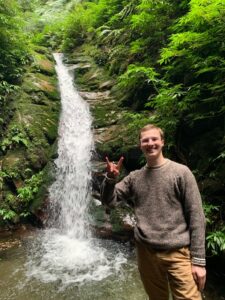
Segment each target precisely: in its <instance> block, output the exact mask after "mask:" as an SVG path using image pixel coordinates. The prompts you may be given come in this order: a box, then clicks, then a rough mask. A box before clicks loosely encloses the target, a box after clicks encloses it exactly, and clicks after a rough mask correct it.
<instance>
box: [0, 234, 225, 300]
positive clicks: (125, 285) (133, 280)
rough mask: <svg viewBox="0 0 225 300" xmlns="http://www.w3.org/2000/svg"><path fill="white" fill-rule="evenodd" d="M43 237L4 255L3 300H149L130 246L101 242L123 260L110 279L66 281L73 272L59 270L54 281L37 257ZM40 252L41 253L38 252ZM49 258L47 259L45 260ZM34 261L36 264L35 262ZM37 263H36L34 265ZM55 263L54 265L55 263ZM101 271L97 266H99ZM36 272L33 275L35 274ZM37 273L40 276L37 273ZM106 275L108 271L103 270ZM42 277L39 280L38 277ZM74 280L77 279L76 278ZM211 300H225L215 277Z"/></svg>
mask: <svg viewBox="0 0 225 300" xmlns="http://www.w3.org/2000/svg"><path fill="white" fill-rule="evenodd" d="M39 238H40V235H37V236H36V235H35V236H31V237H26V238H24V239H22V240H21V245H20V246H19V247H18V246H14V247H13V248H10V249H8V250H2V251H0V291H1V292H0V299H1V300H11V299H13V300H28V299H29V300H42V299H43V300H44V299H45V300H46V299H54V300H72V299H76V300H106V299H107V300H146V299H147V297H146V295H145V292H144V290H143V287H142V283H141V281H140V278H139V274H138V270H137V265H136V258H135V251H134V249H133V248H132V246H130V244H129V243H126V244H121V243H118V242H115V241H110V240H100V241H99V242H100V244H101V247H104V249H106V250H107V251H109V253H110V257H111V259H112V260H114V261H115V262H116V261H117V259H116V258H117V255H119V256H120V258H118V259H119V261H121V255H122V257H123V260H122V262H121V264H119V267H114V268H112V272H111V273H110V272H109V273H108V275H107V276H106V277H104V276H103V277H102V278H99V277H98V278H96V280H94V277H92V278H91V279H90V280H88V278H86V279H85V280H83V281H78V282H76V280H73V281H71V282H69V281H68V280H66V278H67V277H66V276H65V274H67V273H68V274H67V275H68V278H70V277H69V272H71V271H70V270H72V269H73V268H72V266H71V268H69V270H66V269H65V270H64V271H63V270H59V271H58V273H60V272H62V273H61V274H62V276H61V278H60V276H56V277H55V278H53V279H52V280H50V278H48V277H47V279H46V278H45V279H44V277H43V276H41V272H43V270H42V268H41V267H40V264H41V261H40V257H39V256H38V255H34V253H33V251H34V248H36V247H38V243H39ZM38 251H39V250H38ZM45 259H46V258H44V260H45ZM32 260H33V262H32ZM34 260H36V261H34ZM53 263H54V262H53ZM96 267H97V266H96ZM32 270H33V272H32ZM34 270H36V271H37V272H34ZM102 271H103V272H104V270H102ZM38 273H39V276H38ZM72 278H74V276H73V277H72ZM204 296H205V299H207V300H223V299H225V294H224V287H223V284H222V283H221V282H220V283H219V282H218V280H217V278H215V277H214V276H213V273H210V274H209V278H208V281H207V286H206V291H205V293H204Z"/></svg>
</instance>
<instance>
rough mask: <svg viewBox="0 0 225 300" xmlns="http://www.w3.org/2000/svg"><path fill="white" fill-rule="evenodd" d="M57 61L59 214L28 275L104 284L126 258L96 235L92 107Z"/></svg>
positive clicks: (55, 195) (54, 198)
mask: <svg viewBox="0 0 225 300" xmlns="http://www.w3.org/2000/svg"><path fill="white" fill-rule="evenodd" d="M54 57H55V60H56V63H57V66H56V71H57V75H58V80H59V88H60V93H61V101H62V111H61V116H60V123H59V141H58V158H57V159H56V160H55V164H56V168H57V170H56V181H55V182H54V183H53V185H52V186H51V188H50V190H49V192H50V201H51V204H52V207H53V208H54V209H53V212H54V214H53V219H52V222H51V228H49V229H47V230H45V231H44V233H43V234H42V235H41V236H40V240H38V241H37V243H36V244H35V246H34V247H33V249H32V252H31V255H30V260H29V262H28V264H27V268H28V272H27V275H28V276H32V277H35V278H37V279H39V280H41V281H44V282H50V281H56V280H60V281H61V282H62V285H63V286H65V285H68V284H71V283H83V282H86V281H93V280H95V281H96V280H101V279H103V278H105V277H107V276H109V275H110V274H113V273H115V272H116V271H118V270H119V269H120V266H121V265H122V264H123V263H124V262H125V261H126V259H125V257H124V255H123V254H122V253H121V252H120V251H118V250H117V249H115V245H114V244H110V246H109V248H110V249H106V248H105V247H103V246H101V245H100V244H101V242H100V241H99V240H97V239H95V238H93V237H92V236H91V234H90V231H89V228H88V227H89V226H88V224H89V217H88V212H87V211H88V205H89V203H90V199H91V188H90V181H91V152H92V150H93V139H92V132H91V116H90V112H89V106H88V105H87V103H86V102H85V101H84V100H83V99H82V98H81V97H80V96H79V94H78V92H77V90H76V89H75V88H74V86H73V77H72V75H71V74H70V73H69V71H68V69H67V67H66V66H65V65H64V64H63V62H62V58H63V56H62V54H55V55H54ZM113 248H114V249H113ZM115 252H117V253H116V257H115Z"/></svg>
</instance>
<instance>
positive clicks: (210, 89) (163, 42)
mask: <svg viewBox="0 0 225 300" xmlns="http://www.w3.org/2000/svg"><path fill="white" fill-rule="evenodd" d="M0 2H1V8H0V14H1V18H0V30H1V37H0V39H1V46H0V54H1V64H0V76H1V84H0V101H1V110H0V138H1V155H4V151H5V148H4V147H6V146H5V145H6V144H7V141H5V133H4V132H5V128H6V127H7V126H8V125H7V124H8V123H9V119H10V118H11V114H12V110H11V108H10V107H11V106H10V105H11V104H10V103H11V102H12V101H13V95H14V93H17V90H18V89H20V86H21V83H22V78H23V76H24V74H25V69H27V66H29V65H31V63H32V57H33V56H32V55H33V54H32V53H33V51H34V49H38V48H39V49H41V48H42V49H48V51H49V53H50V52H52V51H62V52H64V53H65V54H66V55H67V57H68V61H71V62H72V60H73V58H74V57H75V55H76V54H79V53H82V55H83V56H85V57H90V60H91V61H92V62H93V63H94V64H95V65H96V67H98V68H99V69H100V70H102V71H101V72H102V73H103V74H104V76H105V77H106V78H108V79H112V80H113V85H112V87H111V94H112V95H114V97H115V98H116V99H117V106H118V111H122V113H121V117H120V118H119V119H118V120H116V121H115V122H118V124H119V126H120V127H121V128H122V129H123V128H125V130H121V132H120V139H119V140H117V141H114V142H113V143H111V144H110V143H109V145H108V146H107V147H108V148H105V149H104V150H106V149H108V150H109V151H110V149H111V153H115V154H114V156H115V157H114V159H117V158H118V157H119V155H120V154H121V153H124V152H126V150H129V149H130V148H134V147H135V144H136V137H137V133H138V129H139V128H141V127H142V126H143V125H145V124H147V123H155V124H157V125H159V126H161V127H162V128H163V129H165V132H166V149H165V150H166V155H167V156H169V157H171V158H173V159H176V160H177V161H180V162H182V163H185V164H187V165H188V166H189V167H190V168H191V169H192V170H193V172H194V174H195V176H196V178H197V181H198V183H199V187H200V190H201V194H202V198H203V202H204V210H205V214H206V220H207V248H208V251H209V253H211V254H218V253H219V252H220V251H224V250H225V193H224V188H225V183H224V177H225V100H224V94H225V83H224V78H225V43H224V36H225V26H224V24H225V22H224V21H225V1H224V0H135V1H134V0H129V1H128V0H93V1H85V0H83V1H65V0H64V1H63V0H58V1H44V0H42V1H41V0H33V1H26V0H20V1H19V0H18V1H16V0H9V1H4V0H1V1H0ZM50 16H51V17H50ZM53 16H54V17H53ZM25 20H26V21H25ZM43 51H44V50H43ZM45 51H46V50H45ZM81 75H82V76H83V83H84V81H85V74H81ZM82 76H80V77H81V79H80V80H81V82H82ZM87 85H88V83H87ZM14 101H15V100H14ZM98 126H101V125H98ZM14 130H16V129H14ZM12 139H14V144H15V143H20V144H24V146H25V147H26V139H24V137H23V135H19V134H16V136H15V135H14V137H12ZM110 147H111V148H110ZM112 149H113V151H112ZM115 149H116V151H114V150H115ZM102 152H104V151H102ZM138 164H139V165H141V164H142V159H141V157H140V158H139V161H138ZM38 174H39V173H37V174H36V173H35V172H34V173H32V176H34V177H29V176H28V178H27V179H26V180H27V182H28V181H29V182H28V186H31V185H32V184H33V186H34V187H36V188H37V187H39V185H40V184H41V183H40V181H39V177H38V176H39V175H38ZM3 176H5V177H7V176H9V174H7V172H5V173H4V174H3ZM1 180H2V179H1ZM40 180H41V179H40ZM0 184H1V183H0ZM32 189H33V188H31V190H32ZM23 192H24V191H23ZM21 193H22V192H21V190H19V189H18V191H17V197H25V198H26V195H25V194H24V193H23V195H24V196H21ZM18 195H19V196H18ZM28 197H33V194H32V196H30V195H28ZM1 206H2V204H1ZM4 209H5V210H4ZM7 209H8V208H4V205H3V207H2V208H1V207H0V214H1V215H2V216H3V217H4V216H6V214H7V212H8V211H7ZM9 219H10V217H9Z"/></svg>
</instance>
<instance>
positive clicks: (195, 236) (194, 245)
mask: <svg viewBox="0 0 225 300" xmlns="http://www.w3.org/2000/svg"><path fill="white" fill-rule="evenodd" d="M182 198H183V201H184V213H185V217H186V220H187V224H188V226H189V230H190V251H191V259H192V264H193V265H199V266H205V216H204V213H203V208H202V200H201V195H200V192H199V189H198V185H197V182H196V180H195V177H194V175H193V174H192V172H191V171H190V170H189V169H188V168H185V172H184V175H183V178H182Z"/></svg>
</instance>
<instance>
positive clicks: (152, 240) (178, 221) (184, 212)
mask: <svg viewBox="0 0 225 300" xmlns="http://www.w3.org/2000/svg"><path fill="white" fill-rule="evenodd" d="M139 140H140V141H139V143H140V148H141V150H142V152H143V153H144V155H145V158H146V162H147V163H146V165H145V166H144V167H143V168H142V169H140V170H136V171H134V172H131V173H130V174H129V175H128V176H126V177H125V178H124V179H123V180H122V181H120V182H118V183H116V178H117V176H118V175H119V173H120V169H121V166H122V162H123V157H121V158H120V160H119V162H118V164H115V163H113V162H110V161H109V160H108V158H106V161H107V174H106V178H105V180H104V181H103V185H102V193H101V194H102V202H103V203H104V204H106V205H108V206H109V207H112V206H115V205H117V204H118V203H120V202H121V201H128V200H129V199H131V198H132V200H133V203H134V213H135V217H136V226H135V239H136V248H137V259H138V268H139V272H140V276H141V279H142V282H143V285H144V288H145V290H146V292H147V294H148V296H149V299H150V300H168V299H169V287H170V290H171V293H172V295H173V299H174V300H200V299H202V298H201V291H202V290H203V289H204V285H205V279H206V270H205V218H204V214H203V210H202V203H201V197H200V193H199V190H198V186H197V183H196V180H195V178H194V176H193V174H192V173H191V171H190V170H189V168H188V167H187V166H185V165H182V164H178V163H176V162H174V161H171V160H169V159H167V158H165V157H164V156H163V152H162V149H163V146H164V133H163V131H162V129H161V128H159V127H156V126H154V125H152V124H149V125H146V126H145V127H143V128H142V129H141V131H140V136H139Z"/></svg>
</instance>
